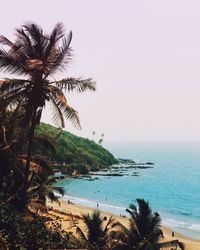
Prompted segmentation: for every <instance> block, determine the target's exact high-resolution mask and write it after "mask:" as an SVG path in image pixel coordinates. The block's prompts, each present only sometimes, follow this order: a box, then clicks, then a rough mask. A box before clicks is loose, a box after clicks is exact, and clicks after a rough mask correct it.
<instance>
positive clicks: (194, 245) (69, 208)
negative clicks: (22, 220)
mask: <svg viewBox="0 0 200 250" xmlns="http://www.w3.org/2000/svg"><path fill="white" fill-rule="evenodd" d="M47 205H48V206H50V207H53V209H56V210H58V211H60V212H68V213H70V214H72V215H77V216H81V215H82V214H88V213H89V214H91V213H92V212H93V211H94V210H95V209H93V208H91V207H87V206H84V205H79V204H78V205H77V204H74V203H73V204H68V202H67V201H66V200H64V199H60V205H59V204H55V203H51V202H49V201H48V203H47ZM99 211H100V212H101V215H102V217H104V216H107V217H110V216H113V218H115V219H116V220H118V221H119V222H121V223H122V224H124V225H125V226H128V223H129V219H128V218H124V217H120V216H118V215H115V214H112V213H110V212H107V211H103V210H101V209H99ZM60 216H62V215H61V214H60ZM64 218H65V216H63V221H62V227H63V229H66V230H69V229H70V230H72V231H73V230H74V229H73V228H70V226H69V225H68V224H67V221H64ZM79 226H80V227H81V226H82V227H83V224H82V223H81V222H79ZM162 230H163V233H164V241H170V240H177V239H178V240H179V241H181V242H183V243H184V244H185V247H186V248H185V249H186V250H199V249H200V240H195V239H192V238H190V237H188V236H184V235H182V234H180V233H177V232H175V231H174V230H172V229H170V228H169V227H165V226H162ZM172 231H174V237H172V236H171V234H172ZM73 232H75V231H73Z"/></svg>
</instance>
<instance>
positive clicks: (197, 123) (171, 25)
mask: <svg viewBox="0 0 200 250" xmlns="http://www.w3.org/2000/svg"><path fill="white" fill-rule="evenodd" d="M199 9H200V1H192V0H190V1H185V0H163V1H161V0H157V1H156V0H146V1H143V0H140V1H135V0H101V1H97V0H58V1H49V0H48V1H47V0H42V1H39V0H34V1H27V0H26V1H25V0H18V1H12V2H11V1H10V0H8V1H3V2H2V3H1V15H0V34H2V35H4V36H6V37H8V38H10V39H13V38H14V32H15V28H17V27H20V26H21V25H23V24H24V23H26V22H27V21H33V22H36V23H37V24H39V25H41V26H42V28H43V29H44V30H45V31H47V32H50V31H51V30H52V29H53V27H54V26H55V24H56V23H57V22H62V23H63V24H64V25H65V28H66V34H67V33H68V32H69V31H70V30H72V32H73V39H72V43H71V47H72V49H73V55H74V56H73V61H72V62H71V63H70V64H69V65H68V67H67V69H66V71H65V72H63V73H62V74H59V75H56V76H55V78H56V79H57V80H58V79H61V78H65V77H69V76H73V77H83V78H88V77H92V78H93V79H94V80H95V81H96V83H97V91H96V92H95V93H94V92H87V93H86V92H85V93H81V94H70V95H69V94H68V93H66V96H67V98H68V102H69V104H70V105H71V106H73V107H74V108H75V109H76V110H77V111H78V112H79V117H80V120H81V126H82V129H81V130H80V131H78V130H76V129H74V128H73V127H72V126H71V125H70V122H69V121H66V128H65V129H66V130H68V131H70V132H73V133H75V134H77V135H81V136H83V137H88V138H92V132H93V131H95V132H96V140H97V139H99V138H100V137H101V134H102V133H103V134H104V141H113V142H115V141H123V142H126V141H127V142H130V141H192V140H195V141H199V140H200V112H199V108H200V98H199V96H200V12H199ZM1 75H2V77H3V76H4V74H3V73H1ZM51 117H52V116H51V111H50V109H49V108H47V109H46V110H45V111H44V113H43V116H42V121H44V122H48V123H52V119H51Z"/></svg>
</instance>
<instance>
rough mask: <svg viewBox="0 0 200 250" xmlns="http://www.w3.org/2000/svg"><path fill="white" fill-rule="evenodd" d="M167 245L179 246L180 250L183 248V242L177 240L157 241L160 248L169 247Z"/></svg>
mask: <svg viewBox="0 0 200 250" xmlns="http://www.w3.org/2000/svg"><path fill="white" fill-rule="evenodd" d="M169 247H179V248H180V249H181V250H184V249H185V245H184V243H182V242H180V241H178V240H171V241H167V242H162V243H159V248H161V249H163V248H169Z"/></svg>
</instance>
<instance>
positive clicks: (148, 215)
mask: <svg viewBox="0 0 200 250" xmlns="http://www.w3.org/2000/svg"><path fill="white" fill-rule="evenodd" d="M136 201H137V203H138V207H137V206H136V205H134V204H130V206H129V208H128V209H126V211H127V212H128V213H129V215H130V223H129V228H126V227H125V226H123V225H122V224H120V223H116V224H115V226H117V225H118V226H119V228H120V230H119V231H118V232H117V231H116V232H114V233H113V235H112V237H113V238H117V239H118V240H119V242H117V244H115V246H114V247H113V249H115V250H117V249H123V247H124V249H135V250H136V249H137V250H158V249H160V248H161V247H162V248H164V247H169V246H171V247H173V246H177V244H178V245H179V246H180V247H181V249H184V246H183V244H182V243H180V242H178V243H177V241H176V242H175V241H170V242H166V243H165V242H162V243H160V240H161V239H162V238H163V232H162V230H161V225H160V223H161V218H160V216H159V214H158V213H157V212H153V211H152V209H151V207H150V206H149V203H148V202H146V201H145V200H144V199H137V200H136Z"/></svg>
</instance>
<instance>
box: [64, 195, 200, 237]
mask: <svg viewBox="0 0 200 250" xmlns="http://www.w3.org/2000/svg"><path fill="white" fill-rule="evenodd" d="M62 199H63V200H65V201H68V200H70V201H71V202H73V203H75V204H77V205H82V206H86V207H90V208H93V209H95V208H97V203H98V208H99V209H100V210H102V211H105V212H110V213H112V214H116V215H120V214H123V215H127V213H126V211H125V209H126V208H125V207H120V206H115V205H110V204H105V203H99V202H98V201H92V200H88V199H83V198H79V197H74V196H69V195H64V196H63V197H62ZM161 217H162V225H163V226H167V227H169V228H176V229H182V232H184V230H187V231H188V230H189V231H190V232H191V236H193V233H199V232H200V224H198V223H190V222H186V221H181V220H176V219H171V218H170V219H169V218H166V217H164V216H161ZM189 231H188V232H189ZM188 232H187V233H188ZM192 232H193V233H192Z"/></svg>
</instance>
